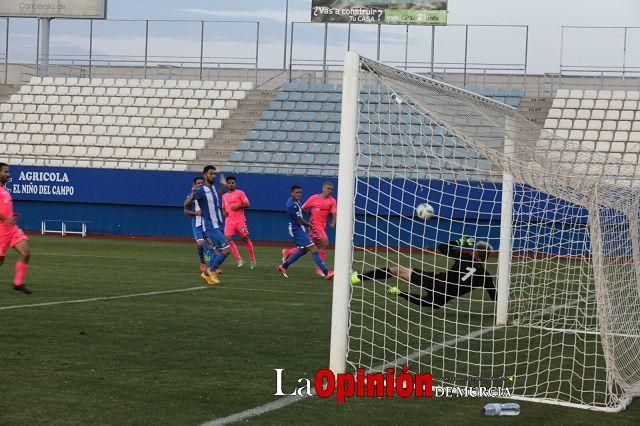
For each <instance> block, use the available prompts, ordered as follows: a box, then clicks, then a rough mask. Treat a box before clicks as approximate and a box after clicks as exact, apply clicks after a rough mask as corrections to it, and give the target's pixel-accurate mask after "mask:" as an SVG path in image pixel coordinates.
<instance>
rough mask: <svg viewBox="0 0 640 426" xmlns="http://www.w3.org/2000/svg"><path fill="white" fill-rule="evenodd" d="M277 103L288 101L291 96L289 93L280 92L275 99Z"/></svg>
mask: <svg viewBox="0 0 640 426" xmlns="http://www.w3.org/2000/svg"><path fill="white" fill-rule="evenodd" d="M274 99H275V100H276V101H286V100H287V99H289V94H288V93H287V92H278V93H276V96H275V98H274Z"/></svg>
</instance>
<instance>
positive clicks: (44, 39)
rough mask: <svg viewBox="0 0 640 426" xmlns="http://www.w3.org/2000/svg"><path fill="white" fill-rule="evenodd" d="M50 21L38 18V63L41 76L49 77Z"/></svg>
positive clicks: (49, 19)
mask: <svg viewBox="0 0 640 426" xmlns="http://www.w3.org/2000/svg"><path fill="white" fill-rule="evenodd" d="M51 19H53V18H40V22H41V24H42V25H41V27H42V31H41V32H40V61H41V64H42V67H41V70H42V75H43V76H45V77H46V76H48V75H49V34H50V32H51Z"/></svg>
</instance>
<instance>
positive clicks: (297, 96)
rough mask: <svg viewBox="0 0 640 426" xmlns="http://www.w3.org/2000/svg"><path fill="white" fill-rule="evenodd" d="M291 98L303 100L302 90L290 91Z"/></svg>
mask: <svg viewBox="0 0 640 426" xmlns="http://www.w3.org/2000/svg"><path fill="white" fill-rule="evenodd" d="M289 100H290V101H292V102H299V101H301V100H302V92H291V93H289Z"/></svg>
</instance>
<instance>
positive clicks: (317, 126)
mask: <svg viewBox="0 0 640 426" xmlns="http://www.w3.org/2000/svg"><path fill="white" fill-rule="evenodd" d="M314 118H315V117H314ZM308 130H309V131H310V132H319V131H320V130H322V123H320V122H318V121H315V120H312V121H311V123H309V128H308Z"/></svg>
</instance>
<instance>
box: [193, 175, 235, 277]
mask: <svg viewBox="0 0 640 426" xmlns="http://www.w3.org/2000/svg"><path fill="white" fill-rule="evenodd" d="M202 177H203V179H204V183H203V184H202V185H200V186H196V185H194V186H193V188H192V189H191V195H190V196H189V197H188V198H187V199H186V200H185V202H184V207H188V206H189V205H190V204H191V203H192V202H193V201H194V200H195V201H197V202H198V206H199V207H200V215H201V217H202V232H203V234H204V237H205V239H209V240H210V241H211V242H213V245H214V248H216V249H217V250H219V253H217V254H214V255H212V256H211V258H210V260H209V265H208V267H207V270H206V271H204V272H202V274H201V275H200V276H201V277H202V278H203V279H204V280H205V281H206V282H207V284H209V285H213V284H220V279H219V278H218V274H217V273H216V269H217V268H218V267H219V266H220V265H222V263H223V262H224V261H225V259H226V258H227V256H228V255H229V251H230V250H229V243H228V242H227V239H226V238H225V237H224V233H223V232H222V231H223V229H224V220H223V216H222V211H221V209H220V199H219V198H218V192H217V191H216V189H215V187H214V185H213V184H214V183H215V181H216V168H215V167H214V166H211V165H209V166H206V167H205V168H204V170H203V171H202Z"/></svg>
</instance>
